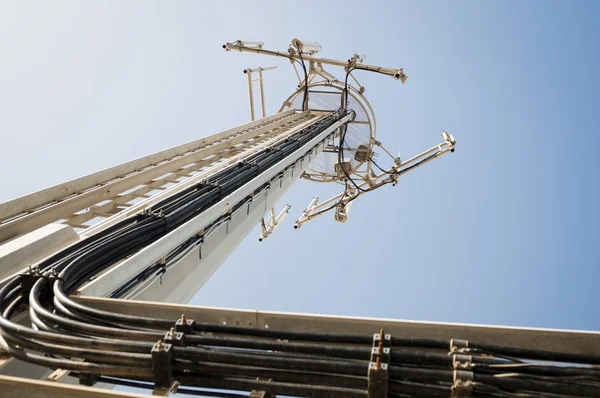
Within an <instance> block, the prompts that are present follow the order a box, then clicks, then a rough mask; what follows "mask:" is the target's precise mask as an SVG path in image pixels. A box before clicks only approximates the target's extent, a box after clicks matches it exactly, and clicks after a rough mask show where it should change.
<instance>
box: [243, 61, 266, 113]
mask: <svg viewBox="0 0 600 398" xmlns="http://www.w3.org/2000/svg"><path fill="white" fill-rule="evenodd" d="M247 75H248V94H249V95H250V117H251V118H252V121H254V120H255V119H254V95H253V93H252V71H251V70H248V73H247ZM261 87H262V81H261ZM261 96H262V93H261ZM263 112H264V111H263ZM263 116H264V115H263Z"/></svg>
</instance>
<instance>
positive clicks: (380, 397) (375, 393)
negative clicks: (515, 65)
mask: <svg viewBox="0 0 600 398" xmlns="http://www.w3.org/2000/svg"><path fill="white" fill-rule="evenodd" d="M391 348H392V336H391V335H390V334H385V333H384V331H383V329H381V331H380V332H379V333H375V334H374V335H373V347H372V348H371V361H370V362H369V372H368V377H369V386H368V393H369V398H386V397H387V396H388V369H389V364H390V359H391Z"/></svg>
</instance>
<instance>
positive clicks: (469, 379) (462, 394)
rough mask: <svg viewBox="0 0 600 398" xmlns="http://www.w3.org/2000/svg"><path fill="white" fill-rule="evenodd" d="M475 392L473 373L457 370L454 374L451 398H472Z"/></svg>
mask: <svg viewBox="0 0 600 398" xmlns="http://www.w3.org/2000/svg"><path fill="white" fill-rule="evenodd" d="M472 391H473V372H467V371H464V370H455V371H454V374H453V383H452V389H451V392H450V397H451V398H470V397H471V392H472Z"/></svg>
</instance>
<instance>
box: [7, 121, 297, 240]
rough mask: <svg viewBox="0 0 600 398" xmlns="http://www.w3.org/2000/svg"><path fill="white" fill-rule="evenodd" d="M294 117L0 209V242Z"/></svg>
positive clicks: (144, 160)
mask: <svg viewBox="0 0 600 398" xmlns="http://www.w3.org/2000/svg"><path fill="white" fill-rule="evenodd" d="M295 117H300V116H299V115H294V111H288V112H283V113H279V114H276V115H273V116H270V117H268V118H264V119H260V120H258V121H255V122H252V123H247V124H244V125H242V126H238V127H235V128H233V129H229V130H226V131H223V132H220V133H217V134H213V135H211V136H208V137H205V138H201V139H199V140H196V141H193V142H190V143H187V144H183V145H179V146H177V147H174V148H170V149H167V150H164V151H161V152H157V153H154V154H152V155H148V156H145V157H143V158H139V159H136V160H132V161H130V162H126V163H123V164H121V165H119V166H114V167H111V168H109V169H106V170H102V171H99V172H97V173H93V174H90V175H87V176H85V177H81V178H78V179H75V180H72V181H68V182H65V183H62V184H59V185H55V186H53V187H50V188H47V189H44V190H41V191H38V192H35V193H32V194H29V195H25V196H22V197H20V198H17V199H13V200H10V201H8V202H4V203H1V204H0V220H4V221H2V222H1V223H0V242H1V241H3V240H6V239H9V238H11V237H13V236H16V235H18V234H22V233H26V232H29V231H32V230H34V229H36V228H39V227H41V226H44V225H46V224H48V223H51V222H54V221H56V220H59V219H61V218H66V217H68V216H70V215H72V214H73V213H75V212H77V211H79V210H81V209H84V208H86V207H90V206H92V205H94V204H96V203H99V202H101V201H103V200H106V199H108V198H110V197H111V196H114V195H115V194H118V193H119V192H123V191H125V190H127V189H130V188H132V187H135V186H137V185H139V184H142V183H144V182H147V181H149V180H151V179H153V178H156V177H159V176H161V175H163V174H165V173H168V172H169V171H171V170H174V169H179V168H181V167H183V166H185V165H187V164H189V163H193V162H196V161H198V160H201V159H202V157H205V156H209V155H211V154H215V153H217V152H219V151H221V150H224V149H227V148H229V147H231V146H234V145H236V144H238V143H240V142H243V141H245V140H246V139H247V138H248V136H249V135H250V136H258V135H260V134H262V133H264V132H266V131H268V130H270V129H272V128H274V127H276V126H277V125H280V124H282V123H285V122H286V121H287V120H289V119H290V118H295ZM244 132H247V133H248V134H249V135H246V134H243V133H244ZM44 206H45V207H44Z"/></svg>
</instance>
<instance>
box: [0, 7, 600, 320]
mask: <svg viewBox="0 0 600 398" xmlns="http://www.w3.org/2000/svg"><path fill="white" fill-rule="evenodd" d="M599 16H600V6H599V5H598V3H597V2H592V1H589V2H586V1H578V2H567V1H564V2H534V1H530V2H517V1H514V2H510V1H504V2H477V1H471V2H464V1H454V2H365V1H363V2H354V1H327V2H323V1H320V2H316V1H305V2H301V3H300V2H261V1H255V2H210V3H208V2H191V1H190V2H182V1H175V2H168V3H167V2H162V3H159V2H134V1H131V2H117V1H107V2H76V1H72V2H66V1H60V2H53V3H46V2H28V1H20V2H8V1H7V2H2V3H0V38H1V39H0V54H2V55H1V56H2V62H0V136H1V141H0V142H2V148H3V151H2V155H3V156H2V158H1V159H0V165H1V167H0V179H1V180H2V181H3V187H4V188H3V189H2V190H1V191H0V200H2V201H3V200H8V199H11V198H13V197H16V196H19V195H23V194H26V193H28V192H31V191H34V190H37V189H40V188H42V187H46V186H50V185H53V184H56V183H60V182H62V181H65V180H67V179H71V178H75V177H78V176H81V175H84V174H87V173H90V172H94V171H97V170H99V169H101V168H105V167H108V166H111V165H115V164H118V163H121V162H124V161H127V160H130V159H132V158H134V157H139V156H143V155H145V154H148V153H151V152H154V151H158V150H161V149H164V148H166V147H169V146H173V145H176V144H179V143H182V142H186V141H190V140H193V139H196V138H198V137H201V136H204V135H208V134H211V133H214V132H217V131H220V130H223V129H226V128H229V127H231V126H234V125H238V124H241V123H244V122H246V121H248V119H249V111H248V102H247V101H248V99H247V91H246V90H247V86H246V81H245V78H244V75H243V74H242V72H241V71H242V69H243V68H245V67H254V66H259V65H271V64H275V65H278V66H279V69H278V70H276V71H273V72H269V73H268V74H266V75H265V76H266V83H265V88H266V90H267V108H268V110H269V112H274V111H275V110H276V109H278V107H279V105H280V103H281V101H282V100H283V99H285V97H287V95H289V93H291V92H292V91H293V89H294V87H295V82H294V80H295V74H294V72H293V70H292V69H291V67H290V66H289V64H288V63H287V62H284V61H281V60H276V59H270V58H263V57H258V56H253V55H249V54H239V53H226V52H225V51H223V50H222V49H221V45H222V44H223V43H225V42H226V41H233V40H235V39H246V40H262V41H264V42H265V44H266V47H268V48H274V49H286V48H287V45H288V43H289V42H290V40H291V39H292V38H294V37H300V38H306V39H309V40H316V41H318V42H320V43H321V45H322V46H323V50H322V55H323V56H326V57H331V58H339V59H346V58H347V57H348V56H349V55H351V54H353V53H355V52H362V53H365V54H366V55H367V58H368V62H369V63H373V64H378V65H384V66H390V67H404V69H405V71H406V72H408V73H409V74H410V77H409V79H408V82H407V83H406V84H405V85H401V84H400V83H399V82H397V81H395V80H393V79H391V78H385V77H382V76H378V75H374V74H364V75H359V76H357V77H359V80H360V81H361V83H363V84H364V85H365V86H366V88H367V91H366V93H365V94H366V95H367V96H368V98H369V100H370V101H371V103H372V105H373V107H374V109H375V113H376V116H377V120H378V136H379V138H380V140H381V141H383V142H384V143H385V145H386V146H387V147H389V148H391V149H392V150H393V151H395V150H400V151H401V152H402V154H403V156H404V157H407V156H411V155H412V154H416V153H418V152H420V151H421V150H423V149H426V148H428V147H430V146H432V145H434V144H437V143H438V142H439V140H440V137H439V133H440V131H441V130H442V129H444V130H447V131H449V132H451V133H453V134H454V136H455V137H456V139H457V141H458V144H457V149H456V152H455V153H454V154H451V155H447V156H445V157H443V158H441V159H439V160H436V161H435V162H432V163H430V164H428V165H427V166H425V167H422V168H419V169H418V170H416V171H415V172H411V173H409V174H407V175H406V176H405V177H404V178H403V179H402V180H401V183H400V184H399V185H398V186H397V187H395V188H392V187H389V188H386V189H381V190H378V191H376V192H374V193H372V194H369V195H366V196H365V197H363V198H360V199H358V200H357V201H356V202H355V204H354V206H353V208H352V212H351V215H350V219H349V221H348V222H347V223H346V224H339V223H336V222H334V221H333V217H332V216H325V217H321V218H319V219H316V220H314V221H312V222H310V223H308V224H307V225H305V226H304V227H303V228H302V229H300V230H297V231H294V230H293V229H292V225H293V220H294V219H295V218H296V217H297V216H298V215H299V214H300V212H301V209H302V208H303V207H304V206H306V204H308V202H309V201H310V199H311V198H312V196H313V195H315V194H316V195H319V196H320V197H322V198H325V197H327V195H328V194H329V193H332V189H333V188H331V187H326V186H323V185H320V184H314V183H312V184H311V183H309V182H306V181H300V182H298V183H297V184H296V185H295V186H294V187H293V188H292V189H291V190H290V191H289V193H288V194H287V195H286V197H285V198H284V200H282V202H281V203H280V206H283V204H284V202H287V203H289V204H291V205H292V210H291V214H290V216H289V218H288V219H287V220H286V222H285V223H284V224H282V225H281V226H280V228H279V229H278V230H277V231H276V233H275V234H274V235H273V236H272V237H269V239H267V240H266V241H264V242H262V243H260V244H259V243H258V241H257V239H256V238H257V236H258V233H257V231H255V233H253V234H251V235H250V236H249V237H248V238H247V239H246V240H245V241H244V242H243V243H242V244H241V245H240V246H239V248H238V249H237V250H236V251H235V252H234V253H233V254H232V255H231V256H230V258H229V259H228V260H227V261H226V263H225V264H224V265H223V266H222V267H221V268H220V270H219V271H218V272H217V273H216V274H215V275H214V277H213V278H212V279H211V280H210V281H209V282H208V283H207V284H206V285H205V286H204V287H203V288H202V289H201V290H200V292H199V293H198V294H197V295H196V297H195V298H194V299H193V300H192V303H193V304H200V305H216V306H228V307H229V306H231V307H238V308H252V309H263V310H278V311H299V312H311V313H327V314H344V315H358V316H376V317H387V318H404V319H417V320H433V321H455V322H473V323H492V324H505V325H520V326H537V327H556V328H575V329H594V330H598V329H600V310H599V309H598V306H597V303H598V302H599V300H600V290H599V289H598V280H599V279H600V254H599V252H598V250H597V246H598V237H599V234H598V232H597V225H598V224H599V223H600V207H599V205H598V204H599V203H600V198H599V196H600V195H599V188H598V185H599V181H600V175H599V174H600V161H599V160H598V156H597V149H596V142H595V138H596V135H597V133H598V125H599V123H598V114H599V109H600V96H599V94H598V93H599V89H600V84H599V83H600V78H599V77H598V70H600V68H599V67H600V55H599V50H598V49H599V48H600V42H599V33H598V28H597V26H596V24H597V19H598V17H599ZM338 75H339V76H341V72H338Z"/></svg>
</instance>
